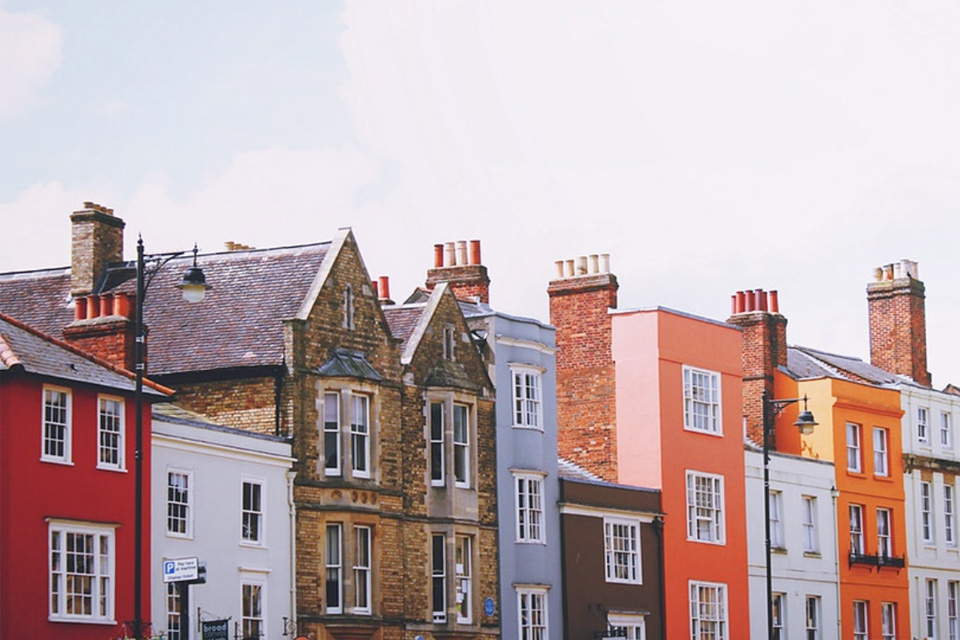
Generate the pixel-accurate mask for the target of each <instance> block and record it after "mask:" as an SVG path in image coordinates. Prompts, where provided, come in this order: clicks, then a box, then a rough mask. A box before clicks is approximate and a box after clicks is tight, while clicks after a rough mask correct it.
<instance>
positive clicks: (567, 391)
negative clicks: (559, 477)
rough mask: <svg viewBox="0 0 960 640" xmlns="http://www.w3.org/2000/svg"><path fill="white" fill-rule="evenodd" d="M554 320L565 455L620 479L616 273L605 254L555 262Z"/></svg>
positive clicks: (560, 430)
mask: <svg viewBox="0 0 960 640" xmlns="http://www.w3.org/2000/svg"><path fill="white" fill-rule="evenodd" d="M556 264H557V279H556V280H552V281H550V284H549V286H548V287H547V294H548V295H549V296H550V324H552V325H554V326H555V327H556V328H557V334H556V339H557V428H558V440H559V453H560V456H561V457H562V458H566V459H568V460H573V461H574V462H576V463H577V464H578V465H580V466H582V467H584V468H585V469H587V470H589V471H591V472H593V473H595V474H597V475H598V476H600V477H601V478H603V479H604V480H607V481H609V482H616V481H617V479H618V478H617V476H618V469H617V434H616V426H617V413H616V411H617V403H616V400H617V397H616V370H615V366H614V362H613V351H612V338H613V334H612V327H613V323H612V319H611V318H610V313H609V310H610V309H616V308H617V290H618V289H619V288H620V285H619V284H618V283H617V277H616V276H615V275H613V274H612V273H610V258H609V256H608V255H607V254H603V255H602V256H599V255H592V256H590V257H589V258H588V257H586V256H581V257H580V258H579V259H577V260H576V261H574V260H566V261H564V260H561V261H558V262H557V263H556Z"/></svg>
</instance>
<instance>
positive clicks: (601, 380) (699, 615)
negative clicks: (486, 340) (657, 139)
mask: <svg viewBox="0 0 960 640" xmlns="http://www.w3.org/2000/svg"><path fill="white" fill-rule="evenodd" d="M591 262H592V263H593V265H598V264H599V261H596V260H594V261H591ZM582 263H583V264H584V265H585V266H586V265H587V264H589V263H587V262H586V260H583V261H582ZM583 271H584V272H583V273H580V274H578V275H574V274H573V273H569V272H568V273H567V274H563V273H562V274H561V278H560V279H558V280H554V281H552V282H551V283H550V289H549V290H548V291H549V293H550V305H551V323H552V324H554V325H555V326H556V328H557V345H558V353H557V366H558V372H557V373H558V375H557V379H558V390H557V392H558V421H559V430H560V448H561V451H560V455H561V456H562V457H564V458H567V459H570V460H573V461H574V462H576V463H577V464H578V465H581V466H583V467H585V468H587V469H588V470H590V471H591V472H593V473H596V474H598V475H601V476H603V477H604V479H606V480H609V481H612V482H617V483H620V484H626V485H634V486H642V487H648V488H653V489H659V490H661V492H662V506H663V510H664V511H665V513H666V515H665V517H664V524H663V567H664V575H663V582H664V616H665V629H666V631H665V636H664V637H667V638H670V640H675V639H689V638H696V639H700V638H723V639H725V640H732V639H741V638H749V635H750V630H749V606H748V600H749V596H748V585H747V542H746V527H745V523H746V507H745V471H744V455H743V427H742V424H743V420H742V415H741V406H742V382H741V378H742V368H741V360H740V354H741V337H740V333H741V332H740V330H739V329H738V328H737V327H734V326H731V325H729V324H725V323H723V322H718V321H714V320H709V319H706V318H700V317H696V316H692V315H688V314H685V313H682V312H678V311H672V310H669V309H664V308H654V309H644V310H632V311H615V308H616V290H617V283H616V278H615V277H613V276H612V274H609V273H607V272H604V271H603V270H602V269H597V268H596V266H594V268H593V269H592V270H591V269H590V268H585V269H584V270H583ZM591 406H596V407H598V408H599V409H600V410H598V411H591V410H589V408H590V407H591Z"/></svg>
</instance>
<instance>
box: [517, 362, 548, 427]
mask: <svg viewBox="0 0 960 640" xmlns="http://www.w3.org/2000/svg"><path fill="white" fill-rule="evenodd" d="M510 376H511V380H512V385H511V387H512V389H513V426H514V427H516V428H522V429H537V430H538V431H543V391H542V390H543V369H540V368H538V367H533V366H520V365H511V366H510Z"/></svg>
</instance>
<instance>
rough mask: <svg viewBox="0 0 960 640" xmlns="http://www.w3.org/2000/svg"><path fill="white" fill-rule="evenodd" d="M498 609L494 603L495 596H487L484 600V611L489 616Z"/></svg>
mask: <svg viewBox="0 0 960 640" xmlns="http://www.w3.org/2000/svg"><path fill="white" fill-rule="evenodd" d="M496 610H497V605H495V604H494V603H493V598H487V599H486V600H484V601H483V612H484V613H485V614H487V615H488V616H492V615H493V612H494V611H496Z"/></svg>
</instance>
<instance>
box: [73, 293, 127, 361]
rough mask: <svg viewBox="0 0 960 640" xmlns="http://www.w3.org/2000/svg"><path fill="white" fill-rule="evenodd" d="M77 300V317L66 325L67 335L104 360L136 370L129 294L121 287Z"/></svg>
mask: <svg viewBox="0 0 960 640" xmlns="http://www.w3.org/2000/svg"><path fill="white" fill-rule="evenodd" d="M75 302H76V310H75V314H74V321H73V322H71V323H70V324H69V325H67V326H66V327H64V329H63V337H64V339H65V340H67V341H68V342H70V343H72V344H74V345H76V346H77V347H78V348H80V349H83V350H84V351H86V352H87V353H91V354H93V355H95V356H97V357H98V358H100V359H102V360H106V361H107V362H109V363H111V364H113V365H116V366H118V367H123V368H124V369H127V370H129V371H133V370H134V355H135V354H134V349H135V347H136V324H135V323H134V321H133V318H132V317H131V316H132V315H133V314H132V313H131V305H132V302H131V299H130V296H128V295H127V294H126V293H123V292H119V291H118V292H115V293H105V294H102V295H99V296H96V295H90V296H80V297H77V298H76V301H75ZM144 360H145V361H146V350H144Z"/></svg>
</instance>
